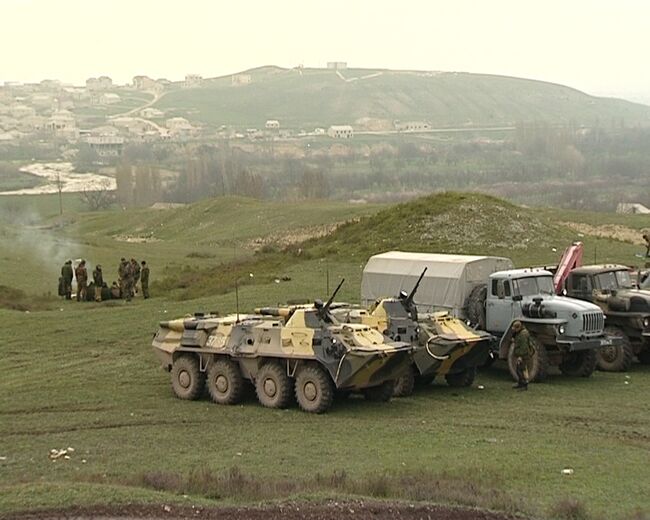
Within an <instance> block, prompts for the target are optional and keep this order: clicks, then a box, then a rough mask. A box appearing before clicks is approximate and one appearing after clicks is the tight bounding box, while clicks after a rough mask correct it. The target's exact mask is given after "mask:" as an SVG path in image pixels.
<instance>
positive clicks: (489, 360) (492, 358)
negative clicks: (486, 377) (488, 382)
mask: <svg viewBox="0 0 650 520" xmlns="http://www.w3.org/2000/svg"><path fill="white" fill-rule="evenodd" d="M498 358H499V353H498V352H494V351H491V352H490V353H489V354H488V357H487V359H486V360H485V363H483V364H482V365H481V368H490V367H491V366H492V365H494V362H495V361H496V360H497V359H498Z"/></svg>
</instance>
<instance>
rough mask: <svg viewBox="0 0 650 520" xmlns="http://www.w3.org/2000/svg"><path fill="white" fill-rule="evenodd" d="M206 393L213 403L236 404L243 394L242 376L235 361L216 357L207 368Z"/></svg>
mask: <svg viewBox="0 0 650 520" xmlns="http://www.w3.org/2000/svg"><path fill="white" fill-rule="evenodd" d="M206 386H207V387H208V393H209V394H210V397H211V398H212V400H213V401H214V402H215V403H219V404H237V403H238V402H240V401H241V400H242V397H243V396H244V378H243V377H242V375H241V371H240V370H239V367H238V366H237V364H236V363H234V362H233V361H231V360H230V359H217V360H216V361H215V362H214V363H213V364H212V366H211V367H210V369H209V370H208V378H207V380H206Z"/></svg>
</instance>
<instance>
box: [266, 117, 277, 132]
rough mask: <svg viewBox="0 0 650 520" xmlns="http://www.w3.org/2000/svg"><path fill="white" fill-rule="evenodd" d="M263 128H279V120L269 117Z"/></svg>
mask: <svg viewBox="0 0 650 520" xmlns="http://www.w3.org/2000/svg"><path fill="white" fill-rule="evenodd" d="M264 128H266V129H267V130H280V121H277V120H276V119H269V120H268V121H267V122H266V123H265V124H264Z"/></svg>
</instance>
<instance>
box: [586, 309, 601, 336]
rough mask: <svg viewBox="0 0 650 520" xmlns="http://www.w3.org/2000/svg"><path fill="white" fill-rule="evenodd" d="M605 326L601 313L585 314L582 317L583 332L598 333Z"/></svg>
mask: <svg viewBox="0 0 650 520" xmlns="http://www.w3.org/2000/svg"><path fill="white" fill-rule="evenodd" d="M604 326H605V318H604V316H603V313H602V312H586V313H584V314H583V315H582V331H583V332H600V331H602V330H603V327H604Z"/></svg>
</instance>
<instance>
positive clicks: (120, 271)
mask: <svg viewBox="0 0 650 520" xmlns="http://www.w3.org/2000/svg"><path fill="white" fill-rule="evenodd" d="M127 266H128V262H127V261H126V258H124V257H122V258H121V259H120V265H119V267H118V268H117V283H118V285H119V288H120V298H124V297H125V295H126V293H125V292H124V281H125V279H126V271H127Z"/></svg>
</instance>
